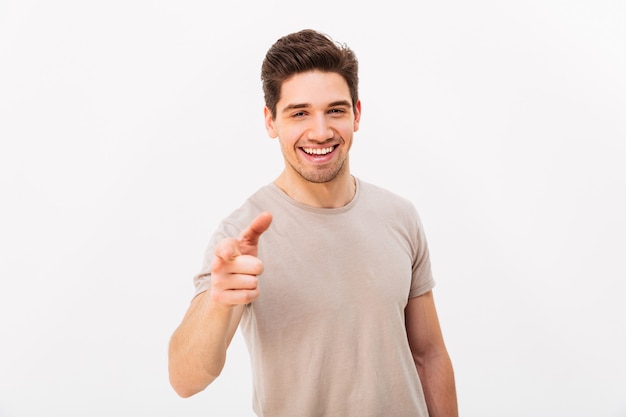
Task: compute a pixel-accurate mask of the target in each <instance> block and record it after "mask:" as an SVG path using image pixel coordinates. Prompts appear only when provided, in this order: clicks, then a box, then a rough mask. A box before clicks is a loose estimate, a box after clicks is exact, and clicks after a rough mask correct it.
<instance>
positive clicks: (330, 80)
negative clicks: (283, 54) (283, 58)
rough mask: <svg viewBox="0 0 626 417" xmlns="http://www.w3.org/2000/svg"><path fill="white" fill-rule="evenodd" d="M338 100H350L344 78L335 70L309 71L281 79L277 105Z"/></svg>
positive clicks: (310, 103)
mask: <svg viewBox="0 0 626 417" xmlns="http://www.w3.org/2000/svg"><path fill="white" fill-rule="evenodd" d="M338 101H348V102H351V98H350V89H349V88H348V83H347V82H346V80H345V79H344V78H343V77H342V76H341V75H339V74H337V73H336V72H322V71H309V72H302V73H298V74H295V75H293V76H292V77H290V78H288V79H287V80H285V81H283V84H282V86H281V94H280V100H279V101H278V103H277V107H278V109H279V111H280V109H281V108H283V107H286V106H293V105H302V104H306V105H309V106H324V105H327V104H328V103H334V102H338Z"/></svg>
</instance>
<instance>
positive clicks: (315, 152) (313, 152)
mask: <svg viewBox="0 0 626 417" xmlns="http://www.w3.org/2000/svg"><path fill="white" fill-rule="evenodd" d="M333 149H334V147H333V146H330V147H328V148H315V149H314V148H302V150H303V151H304V152H306V153H308V154H309V155H326V154H327V153H330V152H332V151H333Z"/></svg>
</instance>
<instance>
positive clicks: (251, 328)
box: [169, 30, 458, 417]
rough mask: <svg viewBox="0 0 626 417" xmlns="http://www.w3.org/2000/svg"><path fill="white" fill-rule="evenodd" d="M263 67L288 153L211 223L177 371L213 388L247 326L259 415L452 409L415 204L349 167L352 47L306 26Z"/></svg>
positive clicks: (269, 123)
mask: <svg viewBox="0 0 626 417" xmlns="http://www.w3.org/2000/svg"><path fill="white" fill-rule="evenodd" d="M261 78H262V81H263V91H264V95H265V104H266V106H265V109H264V112H265V125H266V129H267V132H268V134H269V136H270V137H271V138H277V139H278V142H279V143H280V147H281V151H282V154H283V158H284V162H285V166H284V169H283V171H282V172H281V174H280V175H279V177H278V178H277V179H276V180H275V181H273V182H272V183H270V184H268V185H266V186H264V187H262V188H261V189H259V190H258V191H257V192H256V193H254V194H253V195H252V196H251V197H249V199H248V200H247V201H246V202H245V203H244V204H243V205H242V206H241V207H240V208H238V209H237V210H235V211H234V212H233V213H232V214H231V215H230V216H229V217H228V218H226V219H225V220H223V221H222V222H221V224H220V225H219V228H218V230H217V231H216V232H215V234H214V235H213V237H212V239H211V241H210V244H209V246H208V250H207V253H206V257H205V263H204V267H203V269H202V271H201V272H200V273H199V274H198V275H197V276H196V277H195V278H194V282H195V286H196V295H195V297H194V299H193V300H192V302H191V305H190V307H189V309H188V311H187V313H186V315H185V317H184V318H183V321H182V323H181V324H180V326H179V327H178V328H177V329H176V331H175V332H174V334H173V336H172V339H171V343H170V351H169V360H170V363H169V372H170V381H171V384H172V386H173V387H174V389H175V390H176V392H177V393H178V394H179V395H180V396H182V397H188V396H191V395H194V394H195V393H197V392H200V391H202V390H203V389H205V388H206V387H207V386H208V385H209V384H210V383H211V382H212V381H213V380H214V379H215V378H217V376H218V375H219V374H220V372H221V370H222V368H223V366H224V362H225V358H226V351H227V348H228V346H229V344H230V342H231V340H232V337H233V335H234V334H235V332H236V330H237V328H238V327H239V326H241V330H242V333H243V335H244V337H245V340H246V343H247V346H248V349H249V352H250V356H251V363H252V376H253V382H254V384H253V387H254V388H253V397H254V398H253V409H254V411H255V412H256V413H257V415H259V416H272V417H275V416H288V417H296V416H307V417H308V416H337V417H357V416H358V417H366V416H372V417H373V416H384V417H401V416H407V417H408V416H412V417H415V416H417V417H420V416H431V417H433V416H446V417H449V416H457V415H458V412H457V401H456V391H455V383H454V375H453V370H452V365H451V361H450V358H449V355H448V353H447V350H446V347H445V344H444V341H443V337H442V333H441V329H440V326H439V321H438V318H437V313H436V309H435V305H434V301H433V294H432V289H433V287H434V281H433V278H432V274H431V267H430V260H429V255H428V247H427V243H426V239H425V236H424V232H423V229H422V226H421V223H420V220H419V217H418V214H417V212H416V211H415V209H414V207H413V205H412V204H411V203H410V202H409V201H408V200H406V199H404V198H402V197H399V196H397V195H395V194H392V193H391V192H389V191H386V190H384V189H381V188H379V187H377V186H374V185H372V184H369V183H366V182H364V181H361V180H359V179H358V178H355V177H354V176H353V175H352V174H351V173H350V167H349V151H350V147H351V146H352V140H353V135H354V132H356V131H357V130H358V128H359V121H360V118H361V102H360V101H359V97H358V64H357V59H356V57H355V55H354V53H353V51H352V50H350V49H349V48H348V47H346V46H344V45H340V44H337V43H335V42H334V41H332V40H331V39H330V38H329V37H327V36H325V35H323V34H320V33H318V32H315V31H312V30H303V31H300V32H297V33H293V34H290V35H287V36H285V37H282V38H281V39H279V40H278V41H277V42H276V43H275V44H274V45H273V46H272V47H271V48H270V50H269V51H268V52H267V55H266V57H265V60H264V62H263V65H262V73H261Z"/></svg>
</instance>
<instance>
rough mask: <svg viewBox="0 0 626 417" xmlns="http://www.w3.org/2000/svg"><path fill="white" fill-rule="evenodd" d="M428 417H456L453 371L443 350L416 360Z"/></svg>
mask: <svg viewBox="0 0 626 417" xmlns="http://www.w3.org/2000/svg"><path fill="white" fill-rule="evenodd" d="M415 365H416V367H417V372H418V374H419V376H420V380H421V382H422V388H423V390H424V396H425V397H426V404H427V406H428V415H429V417H458V415H459V412H458V404H457V397H456V384H455V381H454V371H453V368H452V362H451V361H450V357H449V356H448V353H447V352H446V351H445V350H444V351H441V352H438V353H436V354H433V355H431V356H429V357H427V358H423V359H421V358H416V360H415Z"/></svg>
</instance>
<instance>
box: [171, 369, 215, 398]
mask: <svg viewBox="0 0 626 417" xmlns="http://www.w3.org/2000/svg"><path fill="white" fill-rule="evenodd" d="M215 378H217V376H210V375H204V376H203V377H202V378H198V376H197V375H196V376H195V378H194V376H191V375H188V376H182V375H180V374H178V373H176V372H174V371H172V370H170V377H169V379H170V385H171V386H172V388H173V389H174V391H175V392H176V394H178V396H179V397H181V398H189V397H191V396H193V395H195V394H197V393H199V392H201V391H204V389H205V388H206V387H208V386H209V385H210V384H211V383H212V382H213V381H214V380H215Z"/></svg>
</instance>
